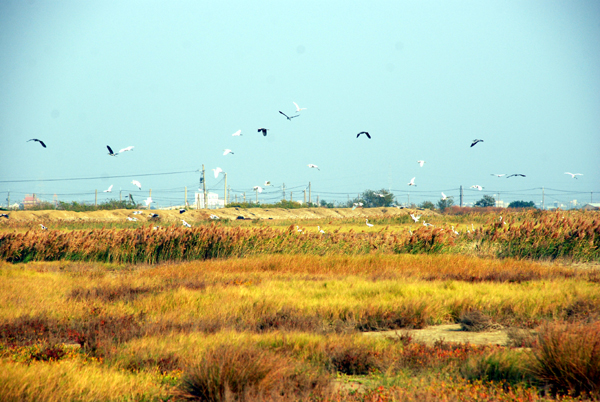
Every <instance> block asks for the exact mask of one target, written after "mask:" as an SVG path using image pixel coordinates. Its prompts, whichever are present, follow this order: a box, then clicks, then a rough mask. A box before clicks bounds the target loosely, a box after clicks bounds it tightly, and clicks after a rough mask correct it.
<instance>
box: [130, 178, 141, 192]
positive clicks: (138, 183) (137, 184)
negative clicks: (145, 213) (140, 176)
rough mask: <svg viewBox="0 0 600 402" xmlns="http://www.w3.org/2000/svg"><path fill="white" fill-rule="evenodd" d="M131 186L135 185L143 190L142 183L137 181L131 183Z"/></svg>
mask: <svg viewBox="0 0 600 402" xmlns="http://www.w3.org/2000/svg"><path fill="white" fill-rule="evenodd" d="M131 184H133V185H135V186H137V188H139V189H140V190H141V189H142V183H140V182H139V181H137V180H132V181H131Z"/></svg>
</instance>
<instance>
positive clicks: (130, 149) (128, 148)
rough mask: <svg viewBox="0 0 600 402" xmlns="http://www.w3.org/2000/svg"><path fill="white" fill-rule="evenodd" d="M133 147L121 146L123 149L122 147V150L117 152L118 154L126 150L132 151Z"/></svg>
mask: <svg viewBox="0 0 600 402" xmlns="http://www.w3.org/2000/svg"><path fill="white" fill-rule="evenodd" d="M133 148H134V147H132V146H131V147H127V148H123V149H122V150H120V151H119V152H118V153H119V154H122V153H123V152H127V151H133Z"/></svg>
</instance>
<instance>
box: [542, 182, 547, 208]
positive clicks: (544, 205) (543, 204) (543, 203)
mask: <svg viewBox="0 0 600 402" xmlns="http://www.w3.org/2000/svg"><path fill="white" fill-rule="evenodd" d="M544 201H545V199H544V187H542V210H544V209H546V204H545V202H544Z"/></svg>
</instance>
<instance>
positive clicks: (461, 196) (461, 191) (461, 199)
mask: <svg viewBox="0 0 600 402" xmlns="http://www.w3.org/2000/svg"><path fill="white" fill-rule="evenodd" d="M462 206H463V187H462V186H460V207H461V208H462Z"/></svg>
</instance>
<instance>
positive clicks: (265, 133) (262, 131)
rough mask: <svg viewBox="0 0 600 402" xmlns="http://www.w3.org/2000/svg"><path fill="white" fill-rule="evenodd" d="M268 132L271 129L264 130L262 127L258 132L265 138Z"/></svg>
mask: <svg viewBox="0 0 600 402" xmlns="http://www.w3.org/2000/svg"><path fill="white" fill-rule="evenodd" d="M267 131H269V129H268V128H263V127H261V128H259V129H258V132H259V133H262V135H263V137H266V136H267Z"/></svg>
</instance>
